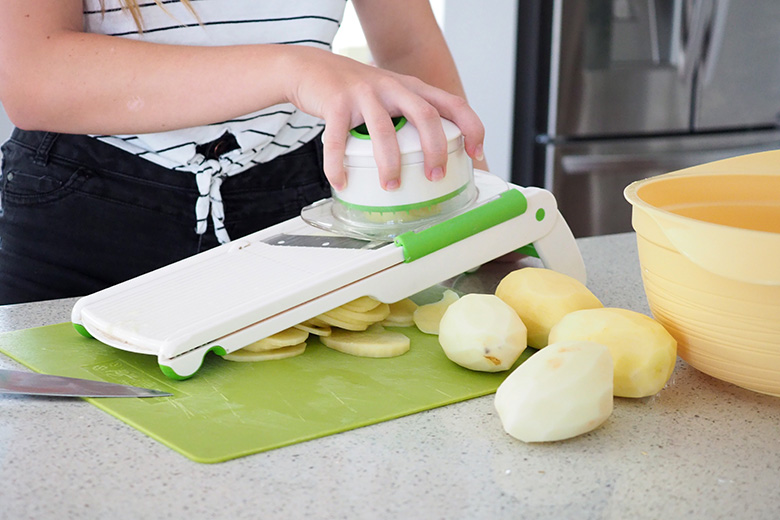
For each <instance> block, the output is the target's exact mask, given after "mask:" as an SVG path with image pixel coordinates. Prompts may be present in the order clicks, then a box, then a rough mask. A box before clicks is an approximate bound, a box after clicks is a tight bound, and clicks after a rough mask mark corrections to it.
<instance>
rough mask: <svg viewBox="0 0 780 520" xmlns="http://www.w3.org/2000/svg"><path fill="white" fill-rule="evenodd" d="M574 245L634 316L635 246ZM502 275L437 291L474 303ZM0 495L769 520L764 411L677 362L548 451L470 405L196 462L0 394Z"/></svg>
mask: <svg viewBox="0 0 780 520" xmlns="http://www.w3.org/2000/svg"><path fill="white" fill-rule="evenodd" d="M578 242H579V245H580V248H581V250H582V253H583V256H584V258H585V261H586V265H587V268H588V276H589V279H588V285H589V287H590V288H591V290H593V292H594V293H596V295H598V296H599V297H600V298H601V299H602V301H603V302H604V304H605V305H607V306H615V307H624V308H628V309H633V310H636V311H639V312H644V313H648V308H647V304H646V300H645V297H644V292H643V289H642V284H641V279H640V273H639V265H638V260H637V257H636V245H635V239H634V235H633V234H620V235H611V236H605V237H598V238H589V239H582V240H579V241H578ZM509 267H512V265H507V264H504V265H500V264H498V265H496V263H494V264H491V266H488V267H487V268H484V269H485V273H487V274H485V275H479V276H468V277H461V278H460V279H458V280H455V281H454V283H455V284H458V285H459V288H461V289H464V290H471V291H474V292H480V291H483V292H484V291H485V290H490V289H491V287H490V285H491V284H492V283H493V282H492V281H491V280H493V279H495V274H496V273H495V272H493V276H492V277H491V276H490V271H491V270H493V271H497V270H499V271H500V270H505V269H507V268H509ZM73 301H74V300H61V301H53V302H42V303H33V304H24V305H14V306H7V307H0V331H9V330H15V329H22V328H28V327H35V326H40V325H46V324H52V323H60V322H64V321H68V319H69V315H70V308H71V306H72V304H73ZM0 367H2V368H15V369H21V367H20V366H19V365H18V364H16V363H14V362H12V361H11V360H9V359H8V358H6V357H4V356H2V355H0ZM0 482H2V486H0V518H2V519H6V518H8V519H27V518H30V519H46V518H57V519H63V518H79V519H82V518H100V519H105V518H111V519H114V520H116V519H125V518H127V519H137V518H148V519H157V518H187V519H200V518H231V519H237V518H252V519H255V518H291V519H300V518H312V519H319V518H323V519H325V518H328V519H340V518H349V519H353V518H370V519H384V518H393V519H395V518H399V519H400V518H403V519H411V518H421V519H438V518H442V519H459V518H463V519H474V518H485V519H503V518H506V519H513V520H515V519H519V518H533V519H547V518H550V519H553V518H554V519H557V520H560V519H566V518H577V519H579V518H583V519H587V518H610V519H645V518H647V519H678V518H706V519H718V518H729V519H733V518H740V519H742V518H744V519H764V518H765V519H772V520H774V519H776V518H778V517H780V516H779V515H780V399H778V398H775V397H769V396H765V395H760V394H756V393H753V392H750V391H748V390H743V389H741V388H738V387H736V386H733V385H730V384H727V383H723V382H720V381H717V380H715V379H713V378H711V377H709V376H706V375H704V374H702V373H700V372H698V371H696V370H695V369H693V368H691V367H689V366H687V365H686V364H685V363H684V362H683V361H678V365H677V368H676V370H675V373H674V375H673V376H672V379H671V380H670V382H669V384H668V385H667V387H666V388H665V389H664V390H662V391H661V392H660V393H659V394H658V395H656V396H654V397H650V398H645V399H617V400H616V402H615V409H614V412H613V414H612V416H611V417H610V419H609V420H608V421H607V422H606V423H605V424H604V425H603V426H602V427H601V428H599V429H598V430H596V431H593V432H591V433H589V434H586V435H583V436H580V437H577V438H574V439H570V440H567V441H563V442H557V443H550V444H524V443H522V442H520V441H517V440H515V439H513V438H511V437H509V436H508V435H506V434H505V433H504V432H503V430H502V428H501V424H500V422H499V419H498V417H497V415H496V413H495V411H494V409H493V399H492V396H487V397H483V398H479V399H473V400H470V401H466V402H463V403H459V404H455V405H450V406H446V407H443V408H438V409H434V410H431V411H427V412H423V413H418V414H415V415H412V416H409V417H404V418H401V419H396V420H393V421H389V422H385V423H381V424H378V425H374V426H368V427H365V428H360V429H357V430H353V431H350V432H346V433H341V434H338V435H333V436H330V437H325V438H323V439H317V440H313V441H309V442H305V443H301V444H296V445H293V446H289V447H285V448H281V449H278V450H274V451H270V452H267V453H261V454H258V455H252V456H248V457H244V458H240V459H237V460H233V461H229V462H225V463H221V464H213V465H203V464H198V463H195V462H191V461H190V460H188V459H186V458H184V457H183V456H181V455H180V454H178V453H176V452H174V451H173V450H171V449H169V448H167V447H165V446H163V445H162V444H159V443H157V442H156V441H154V440H152V439H151V438H149V437H147V436H146V435H144V434H142V433H140V432H139V431H137V430H135V429H133V428H131V427H130V426H127V425H125V424H124V423H122V422H120V421H119V420H118V419H115V418H114V417H112V416H110V415H108V414H106V413H104V412H102V411H101V410H99V409H98V408H96V407H94V406H92V405H90V404H89V403H87V402H85V401H82V400H80V399H58V398H35V397H23V396H8V395H5V396H0Z"/></svg>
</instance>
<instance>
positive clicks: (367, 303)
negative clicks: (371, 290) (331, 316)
mask: <svg viewBox="0 0 780 520" xmlns="http://www.w3.org/2000/svg"><path fill="white" fill-rule="evenodd" d="M380 303H382V302H380V301H379V300H375V299H374V298H372V297H371V296H361V297H360V298H358V299H357V300H352V301H351V302H348V303H345V304H344V305H342V306H341V308H342V309H347V310H348V311H354V312H367V311H370V310H371V309H373V308H374V307H376V306H377V305H379V304H380Z"/></svg>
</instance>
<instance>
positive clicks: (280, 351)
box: [222, 343, 306, 361]
mask: <svg viewBox="0 0 780 520" xmlns="http://www.w3.org/2000/svg"><path fill="white" fill-rule="evenodd" d="M305 351H306V343H301V344H300V345H291V346H289V347H280V348H275V349H273V350H263V351H260V352H252V351H251V350H245V349H239V350H236V351H235V352H231V353H229V354H225V355H224V356H222V358H223V359H227V360H228V361H271V360H274V359H284V358H289V357H293V356H299V355H301V354H303V353H304V352H305Z"/></svg>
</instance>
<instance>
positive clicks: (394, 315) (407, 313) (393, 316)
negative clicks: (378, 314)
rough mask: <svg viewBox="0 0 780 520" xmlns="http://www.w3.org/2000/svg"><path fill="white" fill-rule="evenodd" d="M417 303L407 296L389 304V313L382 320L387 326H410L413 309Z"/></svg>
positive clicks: (412, 319)
mask: <svg viewBox="0 0 780 520" xmlns="http://www.w3.org/2000/svg"><path fill="white" fill-rule="evenodd" d="M416 310H417V304H416V303H414V302H413V301H412V300H410V299H409V298H405V299H403V300H401V301H398V302H395V303H391V304H390V314H388V315H387V317H386V318H385V319H384V320H383V321H382V325H386V326H388V327H411V326H412V325H414V311H416Z"/></svg>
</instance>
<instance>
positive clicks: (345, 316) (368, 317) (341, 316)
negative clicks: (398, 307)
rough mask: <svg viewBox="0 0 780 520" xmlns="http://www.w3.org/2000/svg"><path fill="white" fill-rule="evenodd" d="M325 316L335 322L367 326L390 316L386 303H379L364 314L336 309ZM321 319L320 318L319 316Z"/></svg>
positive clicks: (340, 308) (341, 308)
mask: <svg viewBox="0 0 780 520" xmlns="http://www.w3.org/2000/svg"><path fill="white" fill-rule="evenodd" d="M323 314H325V315H326V316H329V317H332V318H335V319H337V320H341V321H346V322H366V323H368V324H369V325H370V324H372V323H378V322H380V321H382V320H383V319H385V318H387V316H388V315H389V314H390V306H389V305H388V304H386V303H380V304H379V305H377V306H376V307H374V308H373V309H371V310H369V311H365V312H356V311H351V310H349V309H345V308H343V307H336V308H335V309H332V310H329V311H328V312H325V313H323ZM320 318H322V316H320Z"/></svg>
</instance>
